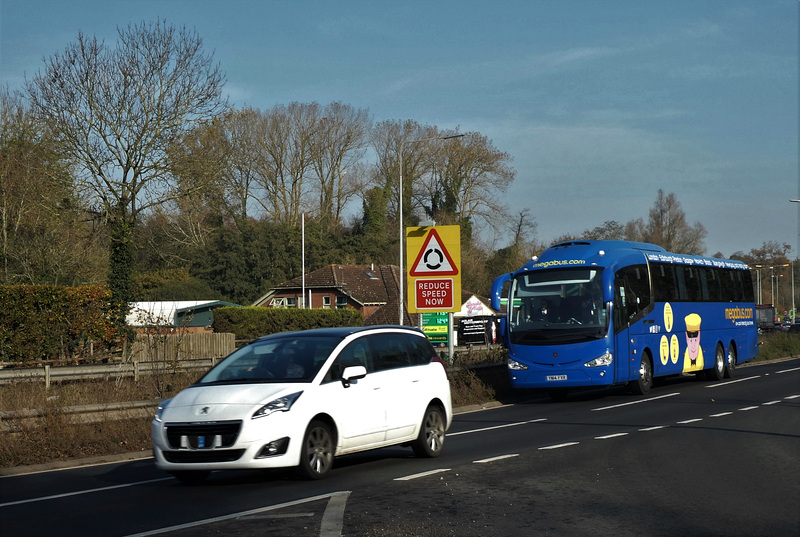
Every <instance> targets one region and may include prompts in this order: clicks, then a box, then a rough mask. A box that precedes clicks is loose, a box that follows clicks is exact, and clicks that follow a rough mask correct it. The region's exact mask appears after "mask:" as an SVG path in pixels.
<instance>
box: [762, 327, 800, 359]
mask: <svg viewBox="0 0 800 537" xmlns="http://www.w3.org/2000/svg"><path fill="white" fill-rule="evenodd" d="M758 343H759V347H758V356H756V360H757V361H764V360H774V359H776V358H786V357H787V356H798V355H800V334H798V333H797V332H783V331H781V330H778V331H775V332H767V333H764V334H762V335H760V336H758Z"/></svg>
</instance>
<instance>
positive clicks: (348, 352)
mask: <svg viewBox="0 0 800 537" xmlns="http://www.w3.org/2000/svg"><path fill="white" fill-rule="evenodd" d="M359 365H360V366H363V367H365V368H366V370H367V375H366V376H365V377H364V378H361V379H357V380H353V381H351V382H349V383H344V382H342V373H343V372H344V370H345V369H346V368H347V367H351V366H359ZM379 380H380V379H378V378H376V375H375V372H374V370H373V366H372V358H371V356H370V349H369V344H368V342H367V340H366V338H363V337H362V338H359V339H356V340H355V341H352V342H350V343H349V344H348V345H347V346H346V347H345V348H344V349H342V351H341V352H340V353H339V355H338V356H337V357H336V359H335V360H334V362H333V364H332V365H331V367H330V369H329V371H328V373H327V374H326V375H325V377H324V379H323V381H322V384H321V385H320V392H321V401H322V405H323V408H321V410H322V411H324V412H327V413H328V414H330V416H331V417H332V418H333V419H334V421H335V423H336V427H337V430H338V436H339V442H338V444H339V448H340V450H344V451H349V450H355V449H361V448H364V447H369V446H371V445H375V444H380V443H381V442H383V441H384V439H385V437H386V403H385V402H384V392H383V391H382V390H381V385H380V382H379Z"/></svg>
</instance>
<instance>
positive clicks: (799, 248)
mask: <svg viewBox="0 0 800 537" xmlns="http://www.w3.org/2000/svg"><path fill="white" fill-rule="evenodd" d="M798 193H800V185H798ZM789 201H790V202H791V203H800V200H789ZM799 257H800V210H798V211H797V244H796V245H795V247H794V260H795V261H797V259H798V258H799ZM794 308H795V306H794V263H792V323H794V322H795V319H797V315H796V314H795V309H794Z"/></svg>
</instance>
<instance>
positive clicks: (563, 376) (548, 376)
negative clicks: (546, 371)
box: [547, 375, 567, 382]
mask: <svg viewBox="0 0 800 537" xmlns="http://www.w3.org/2000/svg"><path fill="white" fill-rule="evenodd" d="M547 380H548V382H549V381H551V380H567V376H566V375H547Z"/></svg>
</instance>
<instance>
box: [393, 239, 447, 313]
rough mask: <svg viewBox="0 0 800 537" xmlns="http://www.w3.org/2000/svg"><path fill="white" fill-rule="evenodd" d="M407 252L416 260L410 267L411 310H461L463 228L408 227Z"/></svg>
mask: <svg viewBox="0 0 800 537" xmlns="http://www.w3.org/2000/svg"><path fill="white" fill-rule="evenodd" d="M406 253H407V257H408V259H413V260H414V262H413V263H409V265H408V267H409V271H408V298H409V300H408V302H409V304H408V311H409V312H410V313H422V312H458V311H460V310H461V228H460V227H459V226H433V227H418V228H407V229H406ZM412 297H413V300H412Z"/></svg>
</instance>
